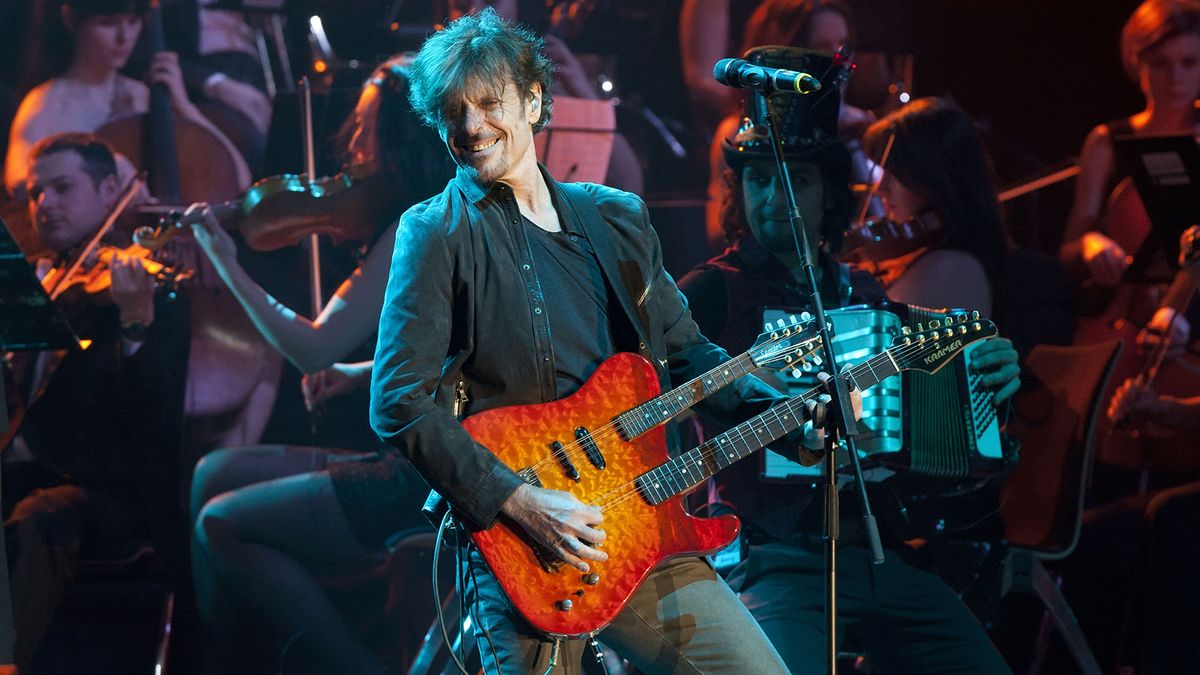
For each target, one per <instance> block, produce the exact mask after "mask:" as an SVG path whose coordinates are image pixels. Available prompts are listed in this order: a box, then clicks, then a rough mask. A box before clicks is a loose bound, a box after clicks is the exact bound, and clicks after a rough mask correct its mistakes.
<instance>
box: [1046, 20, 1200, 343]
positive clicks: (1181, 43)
mask: <svg viewBox="0 0 1200 675" xmlns="http://www.w3.org/2000/svg"><path fill="white" fill-rule="evenodd" d="M1121 63H1122V65H1123V66H1124V68H1125V73H1126V75H1128V76H1129V78H1130V79H1131V80H1132V81H1133V82H1134V83H1136V84H1137V86H1138V87H1139V88H1140V89H1141V92H1142V95H1143V96H1144V97H1145V99H1146V107H1145V108H1144V109H1143V110H1142V111H1141V112H1139V113H1136V114H1134V115H1132V116H1130V117H1126V118H1121V119H1119V120H1115V121H1113V122H1109V123H1107V124H1101V125H1099V126H1097V127H1096V128H1094V129H1092V131H1091V133H1089V134H1088V136H1087V138H1086V139H1085V140H1084V143H1083V149H1082V150H1081V151H1080V157H1079V166H1080V170H1081V171H1080V174H1079V177H1078V178H1077V179H1076V181H1075V201H1074V203H1073V205H1072V208H1071V213H1070V216H1069V217H1068V221H1067V228H1066V231H1065V232H1064V234H1063V242H1062V246H1061V247H1060V248H1059V259H1060V260H1061V261H1062V262H1063V264H1064V265H1066V266H1067V267H1068V269H1069V270H1071V271H1072V272H1073V273H1074V276H1075V277H1076V278H1078V279H1082V280H1087V281H1090V282H1092V283H1094V284H1097V285H1099V286H1101V287H1108V288H1112V287H1115V286H1117V284H1118V283H1120V281H1121V278H1122V275H1123V274H1124V272H1125V269H1126V268H1127V267H1128V266H1129V265H1130V263H1131V261H1132V259H1131V257H1130V256H1132V255H1133V254H1134V253H1136V250H1133V248H1132V247H1133V246H1136V245H1137V243H1136V239H1137V238H1136V237H1135V230H1137V229H1138V228H1144V227H1148V223H1145V222H1134V221H1135V220H1140V219H1141V218H1144V216H1142V217H1141V218H1135V217H1133V216H1132V214H1129V215H1124V216H1123V215H1122V213H1121V212H1124V211H1128V210H1129V209H1124V208H1122V209H1119V210H1118V209H1117V208H1115V206H1114V204H1116V205H1120V204H1124V203H1127V202H1128V200H1133V199H1136V195H1135V194H1134V193H1132V192H1131V191H1126V192H1128V194H1127V195H1124V196H1123V197H1122V198H1119V199H1110V193H1111V194H1112V195H1113V196H1114V197H1115V196H1117V194H1118V193H1117V192H1115V191H1114V188H1116V187H1117V186H1118V185H1119V184H1120V183H1121V182H1122V179H1124V178H1125V177H1126V176H1125V174H1124V172H1123V171H1122V170H1121V169H1120V168H1119V167H1118V166H1117V162H1116V159H1115V153H1114V149H1113V138H1114V137H1116V136H1122V135H1128V134H1134V135H1152V134H1195V135H1197V136H1198V137H1200V107H1198V106H1200V101H1198V100H1197V99H1198V98H1200V2H1197V1H1196V0H1146V1H1145V2H1143V3H1142V4H1141V5H1139V6H1138V8H1137V9H1136V10H1134V12H1133V14H1132V15H1131V16H1130V17H1129V20H1128V21H1127V22H1126V23H1125V26H1124V28H1123V29H1122V30H1121ZM1106 204H1107V205H1106ZM1139 206H1140V204H1139ZM1119 241H1124V242H1125V245H1122V244H1120V243H1118V242H1119ZM1171 319H1172V316H1171V313H1170V311H1169V310H1167V309H1160V310H1159V311H1158V312H1156V313H1155V314H1154V315H1153V317H1152V319H1151V320H1150V322H1149V327H1150V328H1152V329H1156V330H1159V331H1162V330H1165V329H1166V328H1167V327H1168V326H1172V327H1173V329H1174V330H1175V331H1177V332H1178V337H1179V338H1180V339H1179V340H1178V342H1180V343H1184V342H1187V336H1188V333H1189V332H1190V331H1189V330H1188V329H1189V328H1190V327H1189V325H1188V322H1187V321H1186V320H1182V321H1172V320H1171Z"/></svg>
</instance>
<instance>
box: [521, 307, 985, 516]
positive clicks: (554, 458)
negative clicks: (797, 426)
mask: <svg viewBox="0 0 1200 675" xmlns="http://www.w3.org/2000/svg"><path fill="white" fill-rule="evenodd" d="M960 316H963V318H964V319H965V315H960ZM967 321H969V320H963V321H955V322H953V323H954V324H955V325H958V326H963V325H966V323H967ZM947 327H949V326H947ZM937 330H938V331H940V330H943V329H942V328H939V329H937ZM980 330H982V327H981V328H980ZM974 332H978V331H974ZM916 337H920V336H919V335H918V336H916ZM951 337H953V336H951ZM946 339H950V338H946ZM940 341H941V338H939V339H937V340H933V339H928V340H926V341H925V342H916V341H915V338H914V342H913V343H912V344H910V345H903V346H900V347H899V348H898V347H892V348H891V349H898V351H897V352H895V354H894V355H893V356H900V357H901V358H908V356H909V355H911V354H912V353H916V352H919V351H920V350H922V349H924V348H926V347H928V346H930V344H932V343H933V342H940ZM890 351H891V350H885V351H884V352H880V353H879V354H875V355H874V356H872V357H869V358H868V359H867V360H866V361H864V362H862V363H860V364H859V365H858V366H855V367H853V368H852V370H857V369H859V368H861V367H865V366H867V365H868V364H870V363H871V362H872V361H875V360H879V361H880V362H881V363H882V362H885V361H884V360H883V357H886V356H887V355H888V353H889V352H890ZM742 356H745V354H743V355H740V356H739V357H738V358H741V357H742ZM718 368H720V366H718ZM713 370H717V368H714V369H713ZM711 372H712V371H709V373H711ZM747 372H752V371H747ZM709 373H705V374H704V375H701V376H700V377H699V378H694V379H693V380H690V381H689V383H688V384H690V383H692V382H695V381H696V380H699V379H702V378H704V377H706V376H708V374H709ZM684 386H685V387H686V386H687V385H684ZM655 398H658V397H655ZM653 400H654V399H651V401H653ZM697 402H698V401H693V402H692V403H691V404H689V405H688V406H685V407H684V408H682V409H681V410H680V411H679V412H682V411H683V410H686V409H687V408H690V407H691V406H692V405H695V404H696V403H697ZM648 403H649V401H647V402H646V403H642V404H640V405H639V406H635V407H634V408H632V409H630V410H634V409H636V408H638V407H641V406H644V405H646V404H648ZM628 412H629V411H626V413H622V414H620V415H618V416H617V417H616V418H615V419H619V418H621V417H623V416H624V415H625V414H627V413H628ZM676 414H678V413H676ZM764 414H765V413H764ZM617 426H618V422H611V423H608V424H606V425H604V426H602V427H598V428H597V430H596V431H595V432H593V433H591V434H590V436H591V438H592V440H593V441H607V440H608V439H609V438H610V437H612V436H613V435H619V432H618V430H617ZM656 426H658V425H654V426H653V427H651V428H650V429H653V428H655V427H656ZM650 429H646V430H645V431H643V432H641V433H640V434H637V435H636V436H634V437H633V438H637V437H638V436H641V435H642V434H644V433H646V432H648V431H650ZM735 429H736V427H735ZM597 445H598V443H597ZM700 447H702V446H700ZM689 452H690V451H689ZM586 458H587V451H586V450H585V449H584V448H583V446H582V443H581V442H579V441H571V442H569V443H564V444H563V445H562V448H561V449H559V450H554V451H552V452H551V454H550V455H549V456H547V457H544V458H542V459H540V460H538V461H536V462H534V463H533V464H532V465H530V467H528V468H530V469H534V470H535V471H536V469H540V468H545V467H546V466H552V465H554V464H555V463H557V462H559V461H560V460H561V459H566V460H567V461H571V460H572V459H574V460H579V459H586ZM670 461H674V460H670ZM572 463H573V462H572ZM664 464H665V463H664ZM660 466H663V465H660ZM656 468H657V467H656ZM629 486H632V487H633V488H634V494H636V486H635V485H632V483H630V484H627V485H625V486H621V487H618V488H615V489H614V490H620V489H627V488H628V487H629ZM610 492H611V491H610Z"/></svg>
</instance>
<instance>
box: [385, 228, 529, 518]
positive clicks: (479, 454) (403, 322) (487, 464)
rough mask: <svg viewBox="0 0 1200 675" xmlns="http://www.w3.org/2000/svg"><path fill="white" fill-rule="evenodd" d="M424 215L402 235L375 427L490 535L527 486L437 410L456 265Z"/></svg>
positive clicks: (440, 231)
mask: <svg viewBox="0 0 1200 675" xmlns="http://www.w3.org/2000/svg"><path fill="white" fill-rule="evenodd" d="M422 209H423V207H422V206H420V205H418V206H417V207H414V208H413V209H411V210H410V211H409V212H408V213H406V214H405V215H404V218H403V219H402V220H401V223H400V227H399V230H398V231H397V234H396V248H395V252H394V253H393V256H392V265H391V273H390V276H389V279H388V284H387V293H386V295H385V298H384V305H383V312H382V314H381V316H380V322H379V338H378V343H377V344H376V349H375V367H374V370H373V372H372V377H371V426H372V427H373V428H374V430H375V432H376V433H377V434H379V436H380V437H381V438H382V439H383V440H384V441H385V442H387V443H388V444H389V445H391V446H392V447H395V448H397V449H398V450H399V451H400V452H401V453H402V454H403V455H404V456H405V457H407V458H408V459H409V460H410V461H411V462H412V463H413V466H415V467H416V468H417V470H418V471H419V472H420V473H421V475H422V476H423V477H424V478H425V479H426V480H427V481H428V482H429V484H430V485H431V486H432V487H433V488H434V489H435V490H437V491H438V492H440V493H441V494H442V495H443V496H444V497H446V498H447V499H449V500H450V502H451V504H452V505H453V507H454V508H455V509H457V510H458V511H459V513H461V514H462V515H465V516H466V517H467V518H468V519H470V520H471V521H472V522H473V523H474V524H475V525H477V526H479V527H484V528H486V527H489V526H490V525H491V523H492V521H493V520H495V518H496V515H497V514H498V513H499V511H500V506H501V505H502V504H503V503H504V501H505V500H506V499H507V498H508V496H509V495H511V494H512V493H513V491H514V490H516V489H517V486H518V485H519V484H520V483H521V479H520V478H519V477H518V476H517V475H516V474H515V473H514V472H513V471H512V470H511V469H509V468H508V467H507V466H505V465H504V464H503V463H502V462H501V461H500V460H499V459H498V458H497V457H496V456H495V455H493V454H492V453H491V452H490V451H489V450H488V449H487V448H485V447H483V446H482V445H480V444H478V443H476V442H475V441H474V440H472V439H471V436H470V435H469V434H468V433H467V431H466V430H465V429H464V428H463V427H462V425H461V424H459V423H458V420H456V419H455V418H454V417H453V416H452V415H451V414H450V413H449V412H447V411H445V410H443V409H442V408H440V407H438V406H437V405H436V404H435V403H434V397H433V395H434V393H435V392H436V391H437V387H438V384H439V383H440V382H441V379H442V377H443V367H444V366H445V364H446V363H447V361H448V358H449V357H448V355H449V353H450V347H451V332H452V329H453V321H454V318H455V316H456V313H455V310H456V306H455V302H456V297H455V291H454V286H455V284H454V281H453V270H454V260H453V259H452V256H451V255H450V252H449V248H448V246H447V241H446V235H445V231H444V228H443V227H442V226H440V225H438V224H435V223H433V222H430V221H428V220H426V219H425V218H423V217H422V216H421V211H422ZM463 301H465V300H463ZM459 309H461V308H459Z"/></svg>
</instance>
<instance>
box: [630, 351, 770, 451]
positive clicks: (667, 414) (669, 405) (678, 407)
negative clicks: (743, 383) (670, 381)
mask: <svg viewBox="0 0 1200 675" xmlns="http://www.w3.org/2000/svg"><path fill="white" fill-rule="evenodd" d="M757 368H758V367H757V366H756V365H755V364H754V359H752V358H750V355H749V354H748V353H743V354H741V355H739V356H736V357H734V358H732V359H730V360H728V361H726V362H725V363H722V364H721V365H719V366H717V367H716V368H713V369H712V370H710V371H708V372H707V373H704V374H703V375H701V376H699V377H696V378H694V379H692V380H689V381H688V382H685V383H684V384H682V385H680V386H678V387H675V388H674V389H672V390H671V391H668V392H666V393H665V394H660V395H658V396H656V397H654V398H652V399H650V400H649V401H646V402H645V403H643V404H641V405H639V406H637V407H636V408H631V409H629V410H628V411H626V412H624V413H621V414H620V415H618V416H617V420H616V421H617V425H618V428H619V429H620V431H621V435H622V436H623V437H624V438H625V439H626V440H630V439H633V438H636V437H638V436H641V435H642V434H644V433H646V432H647V431H649V430H651V429H653V428H654V427H656V426H658V425H660V424H662V423H663V422H665V421H667V420H669V419H671V418H672V417H674V416H676V415H678V414H679V413H681V412H683V411H684V410H687V409H688V408H691V407H692V406H694V405H696V404H697V403H699V402H700V401H702V400H704V399H705V398H707V397H709V396H711V395H713V394H715V393H716V392H717V391H718V390H720V389H722V388H724V387H726V386H728V385H729V384H730V383H732V382H733V381H734V380H736V379H738V378H739V377H742V376H743V375H746V374H749V373H752V372H754V371H755V370H756V369H757Z"/></svg>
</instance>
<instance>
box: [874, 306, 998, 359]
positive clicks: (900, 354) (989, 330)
mask: <svg viewBox="0 0 1200 675" xmlns="http://www.w3.org/2000/svg"><path fill="white" fill-rule="evenodd" d="M998 332H999V331H997V330H996V325H995V324H994V323H992V322H991V321H988V320H987V319H981V318H980V317H979V312H972V313H971V314H970V315H967V314H955V315H952V316H948V317H946V318H945V319H942V320H937V319H935V320H933V321H930V322H929V325H928V326H925V325H922V324H917V328H916V330H913V329H911V328H909V327H908V326H905V327H904V328H903V329H901V334H900V335H897V336H896V337H895V338H894V339H893V340H892V358H894V359H895V360H896V364H897V365H898V366H899V369H900V370H921V371H924V372H926V373H936V372H937V371H938V370H940V369H941V368H942V366H944V365H946V364H947V363H949V362H950V361H951V360H952V359H953V358H954V357H955V356H958V354H959V352H961V351H962V350H963V349H965V348H966V347H967V345H969V344H971V343H972V342H978V341H980V340H985V339H987V338H990V337H993V336H995V335H996V334H997V333H998Z"/></svg>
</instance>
